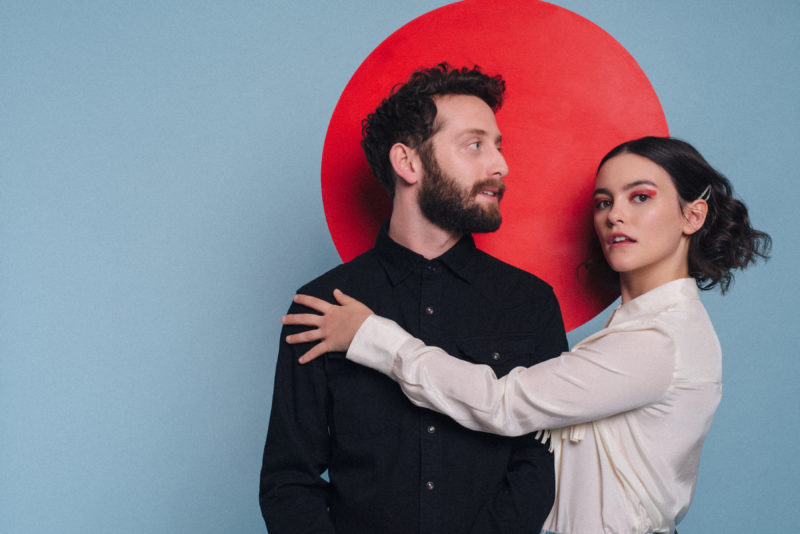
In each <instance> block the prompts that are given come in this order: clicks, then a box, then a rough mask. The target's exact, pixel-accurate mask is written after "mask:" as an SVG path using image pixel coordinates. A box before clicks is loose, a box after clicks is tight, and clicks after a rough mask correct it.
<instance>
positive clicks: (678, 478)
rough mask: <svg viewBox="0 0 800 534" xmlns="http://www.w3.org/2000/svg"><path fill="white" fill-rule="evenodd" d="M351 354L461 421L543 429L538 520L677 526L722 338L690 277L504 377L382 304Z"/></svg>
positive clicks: (592, 526) (513, 431) (554, 524)
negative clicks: (415, 329) (544, 513)
mask: <svg viewBox="0 0 800 534" xmlns="http://www.w3.org/2000/svg"><path fill="white" fill-rule="evenodd" d="M347 358H348V359H350V360H353V361H355V362H358V363H360V364H363V365H367V366H369V367H372V368H374V369H377V370H379V371H381V372H383V373H385V374H387V375H389V376H391V377H392V378H394V379H395V380H396V381H397V382H398V383H399V384H400V386H401V387H402V389H403V391H404V392H405V394H406V395H407V396H408V398H409V399H411V401H412V402H413V403H414V404H417V405H419V406H423V407H426V408H430V409H433V410H436V411H438V412H441V413H444V414H446V415H448V416H450V417H452V418H453V419H455V420H456V421H458V422H459V423H460V424H462V425H463V426H465V427H467V428H471V429H474V430H483V431H486V432H492V433H495V434H502V435H508V436H515V435H520V434H526V433H528V432H532V431H536V430H545V429H550V430H548V431H547V432H545V433H544V437H549V439H550V443H551V449H552V450H553V452H554V455H555V469H556V501H555V504H554V506H553V509H552V511H551V512H550V515H549V517H548V518H547V521H546V522H545V525H544V528H545V529H546V530H549V531H552V532H557V533H563V534H589V533H601V532H602V533H611V532H613V533H632V534H633V533H635V534H641V533H644V532H673V530H674V529H675V524H676V523H678V522H679V521H680V520H681V519H682V518H683V516H684V515H685V514H686V511H687V509H688V508H689V503H690V502H691V500H692V495H693V493H694V489H695V484H696V481H697V470H698V464H699V461H700V450H701V448H702V445H703V440H704V439H705V437H706V434H707V433H708V429H709V427H710V425H711V419H712V417H713V415H714V412H715V411H716V408H717V405H718V404H719V400H720V397H721V394H722V382H721V380H722V368H721V367H722V366H721V359H722V357H721V351H720V346H719V341H718V339H717V335H716V333H715V332H714V328H713V326H712V325H711V321H710V320H709V317H708V314H707V313H706V310H705V308H704V307H703V304H702V303H701V302H700V298H699V296H698V290H697V286H696V284H695V281H694V279H691V278H684V279H680V280H674V281H672V282H669V283H667V284H664V285H662V286H660V287H658V288H656V289H653V290H651V291H649V292H647V293H645V294H644V295H641V296H639V297H637V298H635V299H633V300H631V301H629V302H627V303H625V304H623V305H621V306H619V307H618V308H617V309H616V310H614V312H613V313H612V315H611V317H610V318H609V320H608V323H607V324H606V327H605V328H604V329H603V330H601V331H599V332H597V333H596V334H593V335H591V336H589V337H588V338H586V339H584V340H583V341H581V342H580V343H578V344H577V345H576V346H575V347H574V348H573V349H572V350H571V351H570V352H566V353H564V354H562V355H560V356H558V357H556V358H553V359H551V360H548V361H546V362H543V363H541V364H538V365H535V366H533V367H528V368H524V367H518V368H516V369H514V370H512V371H511V373H509V374H508V375H507V376H505V377H503V378H501V379H498V378H496V377H495V375H494V373H493V372H492V370H491V368H489V367H488V366H485V365H475V364H471V363H468V362H464V361H462V360H459V359H456V358H452V357H450V356H448V355H447V354H446V353H445V352H444V351H442V350H441V349H438V348H436V347H428V346H425V345H424V344H423V343H422V342H421V341H420V340H418V339H416V338H414V337H412V336H411V335H410V334H408V333H407V332H405V330H403V329H402V328H400V327H399V326H398V325H397V324H396V323H394V322H393V321H390V320H388V319H384V318H382V317H378V316H371V317H370V318H368V319H367V320H366V321H365V322H364V324H363V325H362V326H361V328H360V329H359V331H358V333H357V335H356V337H355V339H354V340H353V343H352V344H351V346H350V349H349V350H348V352H347ZM364 402H369V399H364Z"/></svg>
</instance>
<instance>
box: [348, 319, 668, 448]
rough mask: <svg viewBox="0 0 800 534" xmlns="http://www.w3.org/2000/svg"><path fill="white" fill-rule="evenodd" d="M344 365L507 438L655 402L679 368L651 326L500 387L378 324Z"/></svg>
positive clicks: (488, 374) (613, 334)
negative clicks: (379, 375)
mask: <svg viewBox="0 0 800 534" xmlns="http://www.w3.org/2000/svg"><path fill="white" fill-rule="evenodd" d="M347 358H348V359H350V360H352V361H354V362H357V363H360V364H363V365H366V366H368V367H372V368H373V369H376V370H378V371H381V372H383V373H385V374H387V375H389V376H390V377H392V378H394V379H395V380H397V382H398V383H399V384H400V387H401V388H402V389H403V392H404V393H405V394H406V396H407V397H408V398H409V399H410V400H411V401H412V402H413V403H414V404H416V405H418V406H422V407H425V408H430V409H432V410H435V411H437V412H441V413H444V414H446V415H448V416H450V417H452V418H453V419H454V420H455V421H457V422H458V423H459V424H461V425H463V426H465V427H467V428H471V429H473V430H483V431H485V432H492V433H495V434H502V435H507V436H517V435H522V434H526V433H528V432H532V431H535V430H540V429H545V428H560V427H564V426H569V425H572V424H576V423H582V422H587V421H592V420H596V419H600V418H602V417H608V416H611V415H615V414H618V413H622V412H625V411H628V410H632V409H634V408H639V407H641V406H644V405H646V404H649V403H652V402H655V401H656V400H658V399H659V398H661V397H662V396H663V394H664V393H665V392H666V390H667V388H668V386H669V384H670V383H671V380H672V373H673V366H674V358H673V351H672V342H671V339H670V338H669V336H668V335H667V334H666V333H665V332H664V331H663V330H662V329H660V328H658V327H657V326H655V325H649V326H643V327H641V328H639V329H636V330H625V331H609V332H608V333H606V334H604V335H603V334H602V333H601V334H598V335H597V336H596V337H594V338H590V340H588V341H587V342H586V343H583V344H581V345H579V346H578V347H576V349H574V350H573V351H572V352H567V353H564V354H562V355H561V356H559V357H557V358H553V359H552V360H548V361H545V362H542V363H540V364H538V365H534V366H533V367H528V368H524V367H518V368H516V369H514V370H512V371H511V373H509V374H508V375H507V376H505V377H503V378H500V379H498V378H497V377H496V376H495V375H494V373H493V372H492V370H491V368H490V367H488V366H485V365H475V364H471V363H468V362H465V361H462V360H459V359H457V358H452V357H450V356H449V355H447V354H446V353H445V352H444V351H442V350H441V349H439V348H436V347H429V346H426V345H424V344H423V343H422V342H421V341H420V340H418V339H416V338H414V337H412V336H411V335H410V334H408V333H406V332H405V331H404V330H403V329H402V328H400V327H399V326H398V325H397V324H396V323H394V322H393V321H389V320H388V319H384V318H382V317H378V316H372V317H369V318H368V319H367V320H366V321H365V322H364V324H363V325H362V327H361V328H360V329H359V331H358V333H357V335H356V336H355V339H354V340H353V343H352V344H351V346H350V349H349V350H348V353H347Z"/></svg>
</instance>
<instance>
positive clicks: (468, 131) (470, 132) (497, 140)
mask: <svg viewBox="0 0 800 534" xmlns="http://www.w3.org/2000/svg"><path fill="white" fill-rule="evenodd" d="M461 135H477V136H480V137H488V136H489V132H488V131H486V130H484V129H483V128H467V129H466V130H464V131H463V132H461ZM494 142H495V143H502V142H503V134H497V137H495V138H494Z"/></svg>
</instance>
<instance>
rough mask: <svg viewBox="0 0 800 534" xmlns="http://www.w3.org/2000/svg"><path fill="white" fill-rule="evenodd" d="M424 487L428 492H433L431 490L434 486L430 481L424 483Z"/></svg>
mask: <svg viewBox="0 0 800 534" xmlns="http://www.w3.org/2000/svg"><path fill="white" fill-rule="evenodd" d="M425 487H426V488H428V490H429V491H433V488H434V487H435V486H434V485H433V482H431V481H430V480H429V481H428V482H426V483H425Z"/></svg>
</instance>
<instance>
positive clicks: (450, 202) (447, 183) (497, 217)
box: [419, 147, 505, 234]
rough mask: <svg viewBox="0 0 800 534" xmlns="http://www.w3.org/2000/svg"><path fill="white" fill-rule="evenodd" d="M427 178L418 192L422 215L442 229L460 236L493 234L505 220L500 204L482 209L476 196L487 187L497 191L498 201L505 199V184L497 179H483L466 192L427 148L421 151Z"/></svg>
mask: <svg viewBox="0 0 800 534" xmlns="http://www.w3.org/2000/svg"><path fill="white" fill-rule="evenodd" d="M419 155H420V159H421V160H422V165H423V168H424V169H425V178H424V179H423V181H422V186H421V187H420V190H419V207H420V209H421V210H422V214H423V215H424V216H425V217H426V218H427V219H428V220H429V221H430V222H432V223H433V224H435V225H436V226H438V227H439V228H441V229H443V230H447V231H449V232H453V233H457V234H472V233H484V232H494V231H496V230H497V229H498V228H500V223H501V222H502V221H503V217H502V215H501V214H500V208H499V205H495V206H481V204H480V203H479V202H477V200H476V196H477V195H479V194H480V192H481V191H482V190H483V189H485V188H486V187H493V188H497V202H498V203H499V202H500V199H501V198H502V196H503V191H504V190H505V184H504V183H503V182H502V181H500V180H499V179H498V180H482V181H480V182H478V183H476V184H475V185H474V186H473V187H472V189H471V190H466V189H464V188H462V187H461V186H459V185H458V183H457V182H456V181H455V180H454V179H453V178H452V177H450V176H449V175H447V174H445V173H444V171H442V169H441V167H439V163H438V162H437V161H436V158H435V157H434V156H433V154H432V150H430V148H428V147H422V148H421V150H420V151H419Z"/></svg>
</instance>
